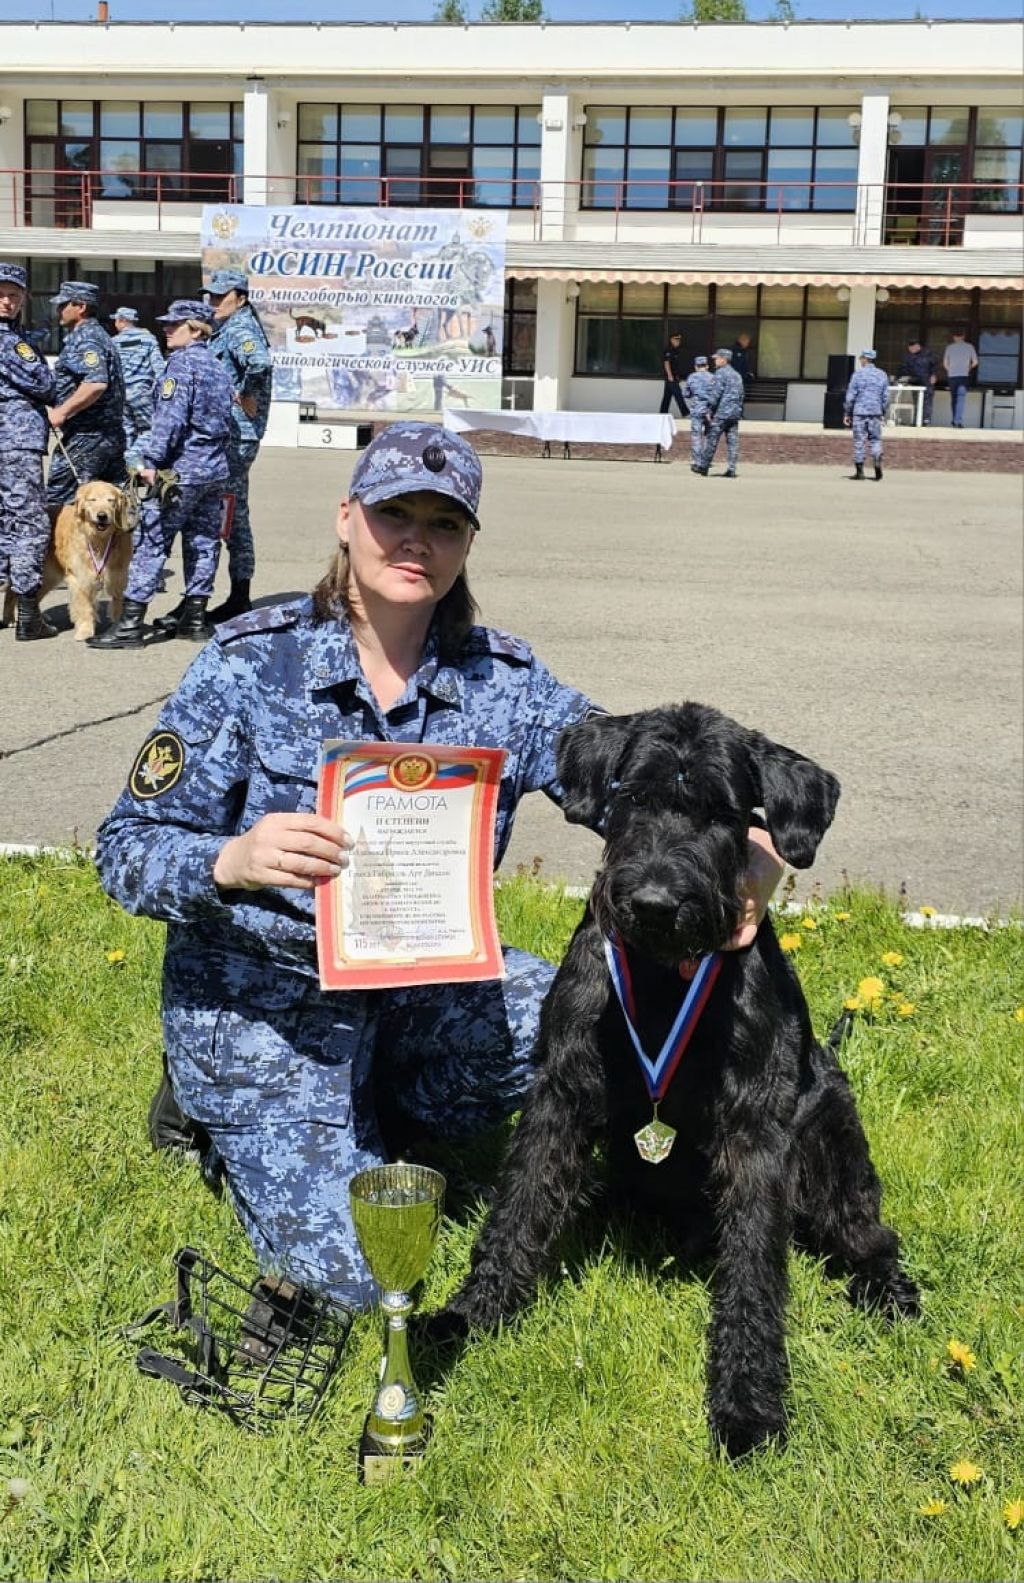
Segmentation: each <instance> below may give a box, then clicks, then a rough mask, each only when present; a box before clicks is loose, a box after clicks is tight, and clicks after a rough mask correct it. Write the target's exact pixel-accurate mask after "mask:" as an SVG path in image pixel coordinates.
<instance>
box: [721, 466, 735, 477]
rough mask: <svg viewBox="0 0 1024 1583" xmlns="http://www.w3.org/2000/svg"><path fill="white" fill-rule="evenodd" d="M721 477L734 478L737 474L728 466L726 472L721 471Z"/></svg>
mask: <svg viewBox="0 0 1024 1583" xmlns="http://www.w3.org/2000/svg"><path fill="white" fill-rule="evenodd" d="M722 477H723V478H736V477H737V474H736V472H735V471H734V469H733V468H731V467H730V468H729V469H728V470H727V471H726V472H724V473H723V474H722Z"/></svg>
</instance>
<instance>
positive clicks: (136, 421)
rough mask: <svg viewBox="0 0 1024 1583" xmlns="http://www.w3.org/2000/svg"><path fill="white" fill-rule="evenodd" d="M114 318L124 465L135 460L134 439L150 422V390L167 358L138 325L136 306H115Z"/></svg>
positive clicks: (139, 436)
mask: <svg viewBox="0 0 1024 1583" xmlns="http://www.w3.org/2000/svg"><path fill="white" fill-rule="evenodd" d="M110 317H111V318H112V319H113V321H114V329H115V330H116V332H117V333H116V335H115V336H114V351H115V352H116V353H117V355H118V357H119V358H120V359H121V373H122V375H123V377H124V443H125V452H126V455H127V458H128V464H129V466H131V465H132V464H133V463H137V462H138V449H137V442H138V440H139V439H140V438H141V436H142V435H144V434H146V433H148V432H149V426H150V424H151V423H152V422H153V399H154V397H153V393H154V390H155V389H156V383H157V380H159V379H162V378H163V376H164V369H165V368H166V367H167V360H166V358H165V357H164V354H163V353H162V352H161V350H160V345H159V342H158V341H157V338H156V336H155V335H154V334H153V333H152V331H151V330H144V329H143V328H142V326H141V325H140V324H139V314H138V309H137V308H118V309H116V310H115V312H114V313H112V314H111V316H110Z"/></svg>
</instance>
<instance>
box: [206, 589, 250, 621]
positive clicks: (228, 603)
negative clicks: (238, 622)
mask: <svg viewBox="0 0 1024 1583" xmlns="http://www.w3.org/2000/svg"><path fill="white" fill-rule="evenodd" d="M249 584H250V579H249V578H248V577H238V578H235V577H232V579H231V592H230V593H229V594H228V597H227V598H226V599H225V601H224V603H223V604H222V605H217V606H216V608H215V609H213V610H211V611H210V616H209V619H210V621H212V623H213V625H214V626H215V627H217V626H219V625H220V623H221V622H222V621H230V620H231V619H232V617H233V616H244V615H245V613H246V611H248V610H251V609H252V600H251V599H250V598H249Z"/></svg>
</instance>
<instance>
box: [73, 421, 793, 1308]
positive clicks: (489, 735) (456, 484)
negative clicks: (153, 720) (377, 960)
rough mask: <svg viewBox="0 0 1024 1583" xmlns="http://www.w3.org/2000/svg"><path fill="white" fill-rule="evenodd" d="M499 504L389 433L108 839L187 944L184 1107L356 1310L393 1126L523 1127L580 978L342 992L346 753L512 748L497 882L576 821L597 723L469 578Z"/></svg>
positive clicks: (230, 1173) (280, 1248)
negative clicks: (309, 565) (504, 866)
mask: <svg viewBox="0 0 1024 1583" xmlns="http://www.w3.org/2000/svg"><path fill="white" fill-rule="evenodd" d="M480 484H481V473H480V463H479V461H478V459H477V456H476V453H475V452H474V451H473V449H472V448H471V446H469V445H468V443H467V442H466V441H465V440H464V439H463V438H462V436H460V435H455V434H451V433H449V432H448V431H446V430H445V429H443V428H439V427H436V426H434V425H432V424H425V423H414V422H411V421H409V422H406V421H401V422H396V423H394V424H392V425H391V426H390V427H389V428H388V429H387V430H385V431H384V433H382V434H381V435H379V436H378V437H377V438H376V439H375V440H374V441H373V443H372V444H371V445H370V446H369V447H368V448H367V450H366V451H365V452H364V453H363V455H362V457H361V458H360V460H359V462H358V463H357V465H356V468H355V471H354V473H353V476H352V482H351V485H350V493H349V496H348V498H347V499H346V500H343V501H342V504H341V507H340V509H339V513H338V523H337V530H338V537H339V540H340V543H341V549H340V550H339V552H338V554H337V556H336V557H335V561H334V564H333V566H332V567H331V570H330V571H329V572H328V574H327V576H326V577H325V578H324V579H323V580H322V581H321V583H320V584H319V585H318V587H317V589H316V590H315V592H314V594H313V596H312V598H306V599H299V600H296V601H292V602H289V603H286V604H280V605H272V606H269V607H267V608H265V609H262V610H255V611H252V612H251V613H250V614H248V615H244V616H241V617H238V618H237V619H236V620H234V621H232V622H229V623H226V624H224V625H222V626H220V627H219V628H218V629H217V632H216V634H215V636H214V641H213V642H211V643H209V644H208V645H207V646H206V648H205V649H204V650H203V651H202V653H201V654H200V655H199V657H198V658H197V659H196V661H195V662H194V664H193V665H192V667H191V668H190V670H189V671H188V672H187V673H186V675H185V677H184V679H183V681H182V683H181V685H180V687H179V688H178V691H177V692H176V693H175V695H174V697H173V698H172V699H171V701H170V702H169V703H168V704H167V705H166V707H165V708H164V710H163V712H162V713H161V715H160V718H159V720H158V722H157V726H156V729H155V731H154V732H153V733H152V734H151V735H150V737H149V738H148V739H147V741H146V742H145V743H144V745H143V747H142V749H141V750H140V752H139V754H138V757H137V758H136V760H135V764H134V766H133V768H132V771H131V773H130V776H129V782H128V787H127V789H126V791H125V792H124V793H123V794H122V796H121V798H120V800H119V801H118V803H117V805H116V806H115V808H114V810H113V812H112V813H111V814H110V815H109V816H108V818H107V819H106V820H105V821H104V823H103V825H102V827H101V829H100V831H99V834H98V837H97V865H98V868H99V872H100V878H101V880H102V883H103V885H104V888H105V889H106V890H107V892H108V893H109V894H110V895H111V896H112V897H114V899H115V900H117V901H119V902H120V903H121V905H122V906H124V907H126V908H127V909H128V910H129V911H130V912H135V913H145V914H148V915H150V916H152V917H156V918H162V919H165V920H166V921H167V923H168V933H167V947H166V953H165V958H164V982H163V1026H164V1036H165V1041H166V1046H167V1056H168V1070H169V1073H170V1079H171V1083H172V1085H173V1095H174V1098H175V1099H176V1100H177V1103H178V1105H179V1106H180V1107H181V1111H182V1112H184V1115H185V1117H188V1118H192V1120H193V1121H194V1122H198V1123H200V1124H201V1125H202V1126H203V1127H204V1128H205V1129H206V1131H207V1133H208V1134H209V1137H210V1139H212V1147H213V1149H214V1150H215V1151H216V1153H217V1154H218V1155H219V1156H220V1159H221V1161H222V1162H223V1166H224V1169H225V1173H226V1179H227V1183H228V1187H229V1190H230V1192H231V1194H232V1196H233V1198H234V1202H235V1205H236V1207H237V1209H238V1212H239V1215H240V1217H241V1219H242V1222H243V1224H244V1226H245V1228H246V1231H247V1232H248V1235H249V1237H250V1240H251V1241H252V1244H253V1246H254V1248H255V1250H256V1253H257V1256H258V1258H259V1260H260V1263H261V1266H262V1267H263V1269H264V1270H267V1271H272V1272H275V1273H278V1274H286V1275H288V1276H290V1278H292V1279H294V1280H298V1281H300V1282H302V1283H304V1284H309V1285H312V1286H313V1287H316V1288H318V1289H320V1290H322V1291H325V1292H327V1293H328V1294H329V1295H330V1296H331V1297H332V1298H333V1299H334V1300H335V1301H337V1302H339V1303H341V1304H344V1305H346V1306H349V1307H362V1306H364V1305H366V1304H367V1303H368V1302H370V1301H371V1300H372V1298H373V1296H374V1288H373V1283H372V1281H371V1279H370V1276H369V1273H368V1271H367V1269H366V1266H365V1264H364V1262H363V1259H362V1256H361V1254H360V1252H359V1249H358V1246H357V1243H356V1238H355V1235H354V1231H353V1227H352V1221H351V1216H350V1211H349V1204H348V1182H349V1179H350V1177H351V1176H352V1175H353V1173H354V1172H356V1171H358V1170H361V1169H362V1168H364V1167H365V1166H368V1165H373V1164H379V1163H380V1162H381V1161H382V1160H383V1159H385V1158H386V1157H387V1144H386V1141H385V1136H384V1131H383V1130H382V1114H381V1106H382V1104H383V1106H384V1111H385V1114H387V1113H388V1112H389V1111H390V1116H389V1120H390V1121H391V1124H392V1128H393V1127H394V1125H395V1123H396V1121H397V1122H400V1123H402V1124H403V1125H404V1127H405V1131H406V1137H407V1138H408V1137H409V1136H414V1135H415V1134H416V1132H417V1131H418V1132H422V1131H423V1130H424V1129H425V1130H426V1131H427V1132H431V1133H436V1134H439V1135H440V1136H441V1137H442V1138H444V1139H458V1138H465V1137H469V1136H471V1135H473V1134H474V1133H478V1132H480V1131H483V1130H486V1129H489V1128H490V1127H492V1126H494V1125H496V1124H497V1123H498V1122H499V1121H501V1120H502V1119H503V1118H505V1117H507V1116H508V1115H509V1114H510V1113H511V1112H512V1111H514V1110H515V1109H517V1108H518V1107H519V1105H520V1104H521V1102H522V1099H523V1096H524V1094H525V1092H526V1090H527V1088H528V1086H529V1083H530V1080H531V1075H532V1066H531V1057H532V1050H533V1044H534V1039H535V1035H536V1032H537V1028H538V1019H539V1013H540V1006H541V1002H542V1000H543V998H544V994H545V992H546V990H547V988H548V986H549V984H550V983H551V980H552V978H553V976H554V971H555V969H554V967H553V966H552V965H550V964H549V963H546V962H542V961H540V960H538V959H537V958H535V957H532V956H529V955H528V954H527V953H525V952H523V951H517V950H512V949H508V950H506V952H505V969H506V977H505V978H504V979H503V980H497V981H493V982H487V983H479V984H439V985H433V986H429V987H426V988H418V989H407V990H387V991H385V990H378V991H373V992H367V991H347V992H339V991H329V992H326V991H323V990H321V989H320V987H319V980H318V973H317V960H316V948H315V935H314V910H313V894H314V887H315V885H316V884H317V883H318V882H320V881H322V880H324V879H327V878H330V877H334V876H336V875H337V874H339V873H340V872H341V870H342V869H343V868H344V867H345V866H346V865H347V862H348V857H347V852H348V849H349V848H350V847H351V845H352V841H351V838H350V836H349V835H348V834H347V833H346V832H345V831H344V830H342V828H341V827H340V826H339V825H336V824H334V823H332V822H330V821H328V820H327V819H325V818H323V817H322V816H319V815H317V814H316V813H315V812H314V809H315V806H316V792H317V776H318V765H319V755H320V744H321V742H323V741H325V740H328V739H333V738H341V739H348V740H354V741H385V742H409V743H437V744H439V745H441V744H443V745H452V746H469V745H474V746H477V745H479V746H483V747H493V748H501V749H504V751H505V753H506V754H507V757H506V760H505V763H504V767H503V771H502V780H501V789H500V795H499V801H498V810H497V824H496V835H495V853H494V861H495V865H497V864H498V863H499V862H500V860H501V858H502V856H503V854H504V852H505V850H506V847H507V845H508V841H509V837H510V834H511V830H512V822H513V819H514V816H515V811H516V807H517V804H518V802H519V800H520V798H521V797H523V796H524V795H526V794H527V793H528V792H532V791H544V792H546V793H547V795H548V796H549V797H551V798H553V799H554V800H555V801H556V802H558V801H560V797H561V792H560V788H559V785H558V782H557V779H556V773H555V744H556V739H557V737H558V734H559V732H560V731H561V730H562V728H563V727H565V726H568V725H572V724H574V723H575V722H577V721H579V720H582V719H584V718H585V717H586V715H587V714H588V713H589V712H590V711H591V708H592V706H591V704H590V703H589V701H588V700H587V699H586V698H585V697H584V696H583V695H582V694H581V693H579V692H577V691H576V690H575V689H574V688H572V687H567V686H565V685H563V684H562V683H560V682H559V681H557V680H556V679H555V678H554V677H553V676H552V675H551V673H550V672H549V671H548V670H547V669H546V667H545V666H544V665H543V664H542V663H541V661H540V660H539V659H538V658H537V657H536V655H534V654H533V652H532V651H531V649H530V647H529V645H528V644H526V643H524V642H523V641H522V640H521V639H519V638H516V637H511V636H509V635H508V634H506V633H504V632H499V631H496V630H494V629H492V628H489V627H484V626H478V625H474V621H473V618H474V614H475V607H474V604H473V601H472V598H471V596H470V593H469V588H468V584H467V582H466V578H465V563H466V557H467V555H468V553H469V551H470V547H471V544H472V540H473V537H474V536H475V533H476V531H477V528H478V518H477V509H478V504H479V493H480ZM771 871H772V876H773V882H774V880H775V879H777V878H778V874H779V872H780V868H779V866H778V864H777V863H773V864H772V865H771ZM768 894H770V891H769V892H762V901H763V905H761V907H760V911H761V913H762V914H763V911H764V907H766V906H767V899H768ZM748 930H749V932H748V934H747V936H746V937H745V938H743V937H737V944H749V943H750V940H752V939H753V934H754V932H756V923H750V924H749V925H748ZM160 1097H161V1096H160V1093H159V1092H158V1096H157V1099H158V1101H159V1100H160ZM155 1105H156V1102H155ZM154 1108H155V1107H154ZM152 1115H153V1112H151V1118H152ZM388 1136H389V1137H391V1138H392V1139H393V1138H394V1131H393V1130H391V1129H388ZM154 1142H156V1143H157V1144H158V1146H160V1143H159V1139H158V1138H157V1137H156V1136H154Z"/></svg>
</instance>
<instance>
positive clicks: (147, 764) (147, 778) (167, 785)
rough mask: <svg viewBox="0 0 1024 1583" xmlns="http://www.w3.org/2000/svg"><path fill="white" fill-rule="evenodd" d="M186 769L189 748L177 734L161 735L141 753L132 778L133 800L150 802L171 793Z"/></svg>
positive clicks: (172, 732) (171, 732)
mask: <svg viewBox="0 0 1024 1583" xmlns="http://www.w3.org/2000/svg"><path fill="white" fill-rule="evenodd" d="M184 768H185V744H184V742H183V741H182V740H181V738H180V736H179V735H178V733H177V732H176V731H158V732H157V733H156V735H155V736H151V737H150V739H149V741H148V742H146V743H145V744H144V745H143V747H142V748H141V750H140V752H139V756H138V758H137V759H136V760H135V763H134V764H133V765H132V772H131V774H130V775H129V777H128V790H129V791H130V792H131V794H132V796H133V797H140V798H142V799H143V800H146V799H147V798H149V797H160V796H162V794H163V793H164V792H168V791H170V789H171V787H172V786H176V785H177V784H178V782H179V780H180V779H181V772H182V770H183V769H184Z"/></svg>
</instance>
